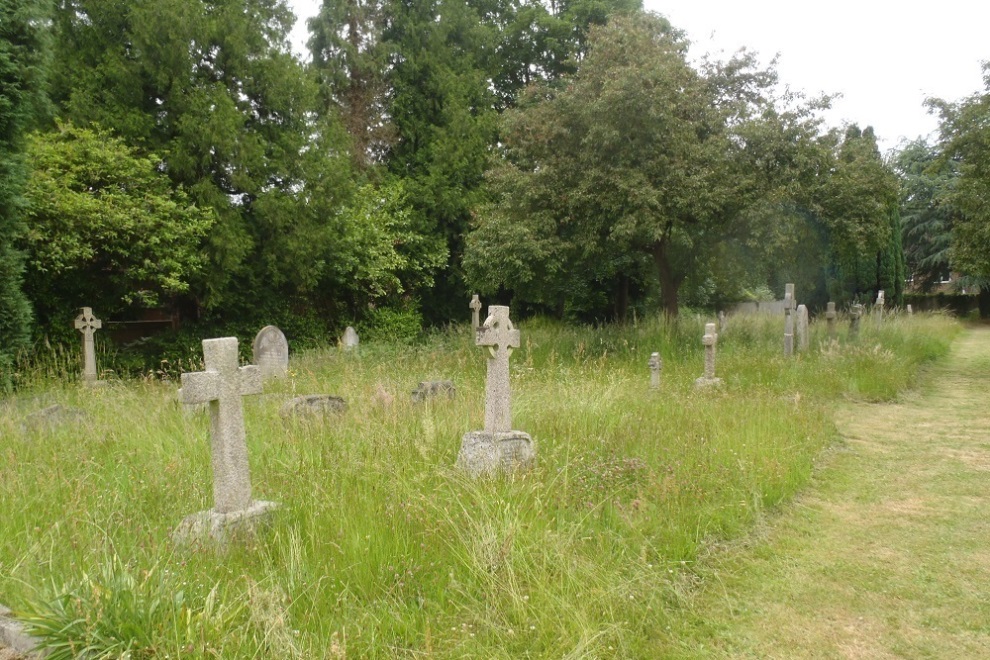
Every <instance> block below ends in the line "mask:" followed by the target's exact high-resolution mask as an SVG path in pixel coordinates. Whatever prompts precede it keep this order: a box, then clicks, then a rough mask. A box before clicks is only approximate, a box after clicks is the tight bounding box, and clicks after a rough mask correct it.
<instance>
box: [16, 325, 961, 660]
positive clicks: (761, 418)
mask: <svg viewBox="0 0 990 660" xmlns="http://www.w3.org/2000/svg"><path fill="white" fill-rule="evenodd" d="M703 321H704V319H702V318H700V317H695V316H688V317H684V318H682V319H681V320H680V321H678V322H676V323H670V322H665V321H662V320H652V321H649V322H643V323H639V324H637V325H634V326H632V325H631V326H625V327H606V328H599V329H593V328H569V327H565V326H562V325H559V324H556V323H552V322H550V321H546V320H534V321H532V322H526V323H523V324H520V325H521V330H522V334H523V345H522V346H521V347H520V348H519V349H518V350H517V351H516V352H515V353H514V354H513V356H512V363H511V373H512V387H513V420H514V424H513V425H514V427H515V428H518V429H522V430H525V431H526V432H528V433H529V434H530V435H532V436H533V438H534V440H535V441H536V442H537V447H538V448H537V452H538V464H537V466H536V467H535V468H534V469H533V470H531V471H529V472H526V473H522V474H517V475H515V476H513V477H508V478H502V479H491V480H479V481H472V480H470V479H468V478H466V477H465V476H464V475H462V474H461V473H459V472H458V471H456V470H455V469H454V468H453V467H452V466H453V463H454V460H455V457H456V454H457V451H458V449H459V445H460V436H461V435H462V434H463V433H465V432H466V431H470V430H476V429H478V428H480V427H481V423H482V420H483V417H484V414H483V413H484V411H483V400H484V396H483V393H484V374H485V358H484V353H483V352H482V351H480V350H479V349H477V348H475V347H474V346H473V345H472V344H473V342H472V335H471V333H470V332H469V330H468V328H466V327H458V328H451V329H449V330H447V331H445V332H441V333H437V334H435V335H433V336H431V337H430V338H429V339H428V340H427V341H425V342H423V343H421V344H418V345H414V346H392V345H384V344H382V345H378V344H363V345H362V346H361V349H360V352H359V353H358V354H357V355H351V354H347V353H343V352H338V351H337V350H336V349H324V350H318V351H310V352H305V353H303V354H300V355H294V356H293V359H292V364H291V370H292V372H291V374H290V376H289V377H288V378H286V379H283V380H280V381H276V382H274V383H271V384H269V386H268V389H267V392H266V394H265V395H262V396H260V397H247V398H246V400H245V415H246V426H247V429H248V443H249V451H250V456H251V470H252V479H253V482H254V491H255V495H256V496H257V497H259V498H264V499H272V500H276V501H278V502H281V503H282V504H283V507H282V509H281V510H280V511H279V512H278V513H277V514H276V516H275V518H274V520H273V522H272V524H271V525H270V526H269V527H268V528H266V529H264V530H262V531H261V532H260V533H259V534H258V535H257V536H255V537H254V538H251V539H246V540H245V541H243V542H241V543H236V544H233V545H230V546H228V547H226V548H218V547H213V546H210V545H199V544H194V545H192V546H176V545H174V544H173V543H172V541H171V540H170V532H171V530H172V529H173V528H174V527H175V525H176V524H177V523H178V522H179V521H180V520H181V519H182V518H183V517H184V516H185V515H187V514H190V513H193V512H195V511H199V510H202V509H206V508H209V507H210V506H211V505H212V503H211V501H210V497H211V486H210V484H211V475H210V471H209V470H210V468H209V465H210V460H209V437H208V433H209V431H208V426H209V425H208V420H207V418H206V417H205V415H189V414H186V413H185V412H184V411H182V410H181V409H180V408H179V406H178V405H177V404H176V402H175V388H176V385H175V384H174V383H168V382H160V381H158V380H154V379H145V380H140V381H130V382H125V381H111V382H110V383H109V384H108V385H107V386H106V387H102V388H95V389H83V388H80V387H78V386H75V385H74V384H72V383H64V382H61V381H55V380H52V379H50V377H49V372H48V371H46V372H44V373H36V374H31V375H30V379H31V382H32V383H33V384H34V386H33V387H32V388H31V391H30V392H28V395H27V396H24V397H21V398H19V399H15V400H11V401H9V402H7V404H6V406H5V407H4V408H3V415H2V417H0V435H2V440H0V451H2V452H3V454H4V458H5V460H4V462H3V466H4V467H3V468H2V472H0V504H2V506H3V507H4V511H5V515H4V516H2V517H0V601H2V602H5V603H6V604H8V605H10V606H12V607H13V608H14V609H15V611H16V612H17V613H18V615H19V616H20V617H21V618H22V619H23V620H25V621H26V622H28V624H29V625H30V626H31V628H32V630H33V631H34V632H35V633H36V634H39V635H41V636H43V638H44V639H45V640H46V642H47V643H48V644H49V645H50V646H51V649H52V650H53V652H54V657H76V656H79V655H83V654H89V655H90V656H91V657H118V656H120V655H123V654H128V653H129V654H131V657H179V656H181V657H184V658H186V657H190V658H195V657H218V656H219V657H229V658H241V657H259V658H263V657H271V658H287V657H288V658H292V657H299V658H311V657H318V658H323V657H347V656H350V657H383V658H385V657H397V656H398V657H404V656H410V657H411V656H422V655H426V656H435V657H505V658H509V657H519V656H522V655H527V654H528V655H530V656H546V657H585V656H592V657H595V656H614V657H655V656H656V655H657V654H658V653H662V652H663V650H664V644H665V642H664V636H663V634H662V633H663V631H664V630H665V628H666V626H667V625H668V624H669V622H670V621H671V620H672V618H674V617H677V616H678V606H677V602H678V597H677V589H680V588H682V586H680V585H683V582H684V581H683V580H680V579H676V578H678V576H681V575H683V574H684V572H685V571H690V569H691V566H692V563H693V562H694V561H695V558H696V557H697V556H698V551H699V548H701V547H702V545H703V544H704V543H706V542H709V541H711V540H718V539H724V538H729V537H733V536H738V535H739V534H741V533H744V532H745V530H746V529H748V528H749V527H750V526H751V525H752V523H753V522H754V520H756V519H757V518H759V517H760V516H762V515H764V512H765V511H766V510H767V509H768V508H769V507H773V506H775V505H777V504H779V503H780V502H782V501H785V500H786V499H787V498H789V497H790V496H791V495H793V494H794V492H795V491H796V490H797V489H799V488H800V487H801V486H802V484H804V483H805V482H806V480H807V478H808V476H809V474H810V472H811V469H812V466H813V464H814V461H815V458H816V456H817V455H818V454H819V452H820V451H821V449H822V448H823V447H825V446H827V445H828V444H829V443H830V442H832V441H833V440H834V429H833V426H832V423H831V418H830V410H831V405H832V404H833V402H835V401H837V400H839V399H842V398H844V397H852V398H859V399H867V400H871V401H884V400H890V399H893V398H896V397H897V396H898V395H899V393H901V392H903V391H904V390H905V389H906V388H908V387H910V386H911V385H913V384H914V383H915V382H916V379H917V377H918V374H919V370H920V369H921V368H922V367H923V365H924V364H925V363H926V362H929V361H931V360H933V359H937V358H938V357H939V356H941V355H943V354H944V353H945V352H946V350H947V348H948V346H949V343H950V342H951V339H952V337H953V336H954V334H955V332H956V330H957V329H958V326H957V325H956V324H955V322H953V321H951V320H950V319H947V318H944V317H938V316H922V315H918V316H915V317H913V318H911V319H907V318H901V317H892V318H889V319H887V320H885V321H884V323H882V324H877V323H875V322H873V321H872V320H869V319H865V320H864V327H863V330H862V333H861V337H860V340H859V341H858V342H857V343H856V344H854V345H849V344H845V343H843V344H840V345H838V346H832V345H830V344H828V342H826V341H825V330H824V324H822V325H821V327H819V325H818V324H815V325H813V336H812V347H813V348H812V350H810V351H808V352H807V353H803V354H801V355H799V356H797V357H796V358H794V359H790V360H785V359H784V358H783V357H782V356H781V355H780V354H781V352H782V350H781V349H782V336H781V334H782V330H781V326H782V323H780V322H779V319H763V318H740V317H736V318H731V319H730V325H729V327H728V328H727V329H726V331H725V332H723V333H722V334H721V336H720V338H719V358H718V375H719V376H720V377H722V378H723V379H724V380H725V386H724V387H723V388H722V389H720V390H715V391H696V390H695V389H694V387H693V381H694V379H695V378H696V377H698V376H699V375H701V372H702V349H701V345H700V338H701V335H702V329H703ZM842 334H843V336H844V335H845V327H843V328H842ZM242 339H247V338H242ZM653 351H660V352H661V354H662V356H663V359H664V370H663V384H662V387H661V389H660V390H659V391H651V390H649V389H648V383H649V372H648V370H647V367H646V364H647V359H648V357H649V355H650V353H651V352H653ZM63 361H64V358H62V357H57V356H56V357H54V358H53V362H52V363H53V364H55V365H58V364H61V363H62V362H63ZM56 371H57V370H56ZM435 378H450V379H453V380H454V382H455V384H456V386H457V388H458V392H457V396H456V398H455V399H453V400H450V401H448V400H434V401H430V402H427V403H425V404H413V403H412V402H411V401H410V398H409V392H410V391H411V389H412V388H413V387H414V386H415V385H416V383H417V382H418V381H420V380H427V379H435ZM313 393H330V394H337V395H340V396H343V397H345V398H346V399H347V401H348V402H349V408H348V410H347V412H346V413H344V414H343V415H341V416H340V417H338V418H334V419H329V420H326V421H325V422H305V421H302V422H301V421H286V420H283V419H282V418H281V417H280V416H279V415H278V412H277V411H278V407H279V405H280V403H281V402H282V401H284V400H285V399H286V398H288V397H290V396H293V395H298V394H313ZM49 402H60V403H62V404H64V405H69V406H75V407H78V408H81V409H82V410H84V411H86V415H87V416H86V419H85V420H84V421H82V422H80V423H76V424H72V425H66V426H61V427H56V428H54V429H47V428H35V429H32V428H30V425H28V426H27V427H25V421H26V419H27V415H28V414H29V413H30V412H31V411H32V410H34V409H36V408H38V407H40V406H41V405H42V404H44V403H49ZM22 427H24V428H22ZM101 654H102V656H101Z"/></svg>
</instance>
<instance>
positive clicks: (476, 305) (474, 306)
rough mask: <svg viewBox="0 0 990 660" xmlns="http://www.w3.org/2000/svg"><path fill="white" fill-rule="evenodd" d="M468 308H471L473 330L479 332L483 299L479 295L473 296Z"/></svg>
mask: <svg viewBox="0 0 990 660" xmlns="http://www.w3.org/2000/svg"><path fill="white" fill-rule="evenodd" d="M468 307H470V308H471V328H472V329H474V331H475V332H477V331H478V327H479V326H480V325H481V316H480V314H481V299H480V298H478V294H477V293H476V294H474V295H473V296H471V303H470V304H469V305H468Z"/></svg>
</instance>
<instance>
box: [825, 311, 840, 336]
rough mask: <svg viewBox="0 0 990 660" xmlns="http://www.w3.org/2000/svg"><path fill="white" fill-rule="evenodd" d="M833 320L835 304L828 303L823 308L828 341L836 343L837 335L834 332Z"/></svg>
mask: <svg viewBox="0 0 990 660" xmlns="http://www.w3.org/2000/svg"><path fill="white" fill-rule="evenodd" d="M835 318H836V313H835V303H834V302H830V303H828V305H827V306H826V307H825V323H826V327H827V328H828V340H829V341H836V340H837V339H838V335H837V334H836V331H835Z"/></svg>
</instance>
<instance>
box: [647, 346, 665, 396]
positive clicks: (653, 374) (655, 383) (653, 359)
mask: <svg viewBox="0 0 990 660" xmlns="http://www.w3.org/2000/svg"><path fill="white" fill-rule="evenodd" d="M647 364H648V365H649V367H650V389H651V390H656V389H659V388H660V371H661V370H662V369H663V359H662V358H661V357H660V354H659V353H651V354H650V361H649V362H648V363H647Z"/></svg>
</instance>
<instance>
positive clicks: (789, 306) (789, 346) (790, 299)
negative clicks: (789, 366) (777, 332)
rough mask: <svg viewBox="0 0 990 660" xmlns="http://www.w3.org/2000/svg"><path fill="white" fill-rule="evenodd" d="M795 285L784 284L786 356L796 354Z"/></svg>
mask: <svg viewBox="0 0 990 660" xmlns="http://www.w3.org/2000/svg"><path fill="white" fill-rule="evenodd" d="M793 310H794V285H793V284H785V285H784V357H790V356H791V355H793V354H794V317H793V315H792V311H793Z"/></svg>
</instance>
